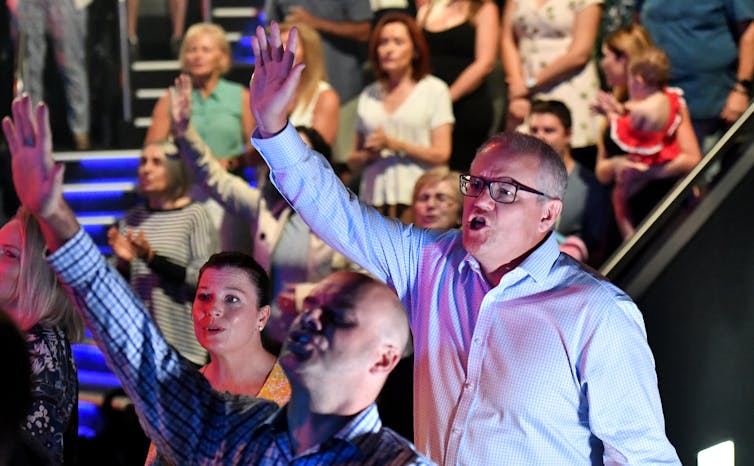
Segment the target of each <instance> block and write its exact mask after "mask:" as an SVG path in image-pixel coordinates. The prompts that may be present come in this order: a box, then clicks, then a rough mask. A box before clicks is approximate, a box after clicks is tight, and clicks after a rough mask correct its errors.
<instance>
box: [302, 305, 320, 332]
mask: <svg viewBox="0 0 754 466" xmlns="http://www.w3.org/2000/svg"><path fill="white" fill-rule="evenodd" d="M301 324H302V325H303V327H304V328H305V329H307V330H314V331H316V332H319V331H321V330H322V309H320V308H318V307H316V308H312V309H307V310H305V311H304V312H303V314H301Z"/></svg>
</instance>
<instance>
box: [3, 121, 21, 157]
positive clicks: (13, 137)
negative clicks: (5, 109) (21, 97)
mask: <svg viewBox="0 0 754 466" xmlns="http://www.w3.org/2000/svg"><path fill="white" fill-rule="evenodd" d="M3 133H5V141H6V142H7V143H8V149H10V153H11V154H16V153H17V152H18V146H19V144H20V141H19V140H18V137H17V130H16V126H15V125H14V124H13V120H11V119H10V118H9V117H5V118H3Z"/></svg>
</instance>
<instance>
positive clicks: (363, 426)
mask: <svg viewBox="0 0 754 466" xmlns="http://www.w3.org/2000/svg"><path fill="white" fill-rule="evenodd" d="M286 407H287V405H286V406H284V407H282V408H279V409H278V410H276V411H275V412H274V413H273V414H272V415H271V416H270V417H268V418H267V419H266V420H265V421H264V422H263V423H262V425H263V426H269V427H270V429H271V430H272V431H273V432H274V433H287V431H288V418H287V417H286V416H285V413H286ZM380 429H382V421H381V420H380V414H379V412H378V411H377V405H376V404H374V403H372V404H370V405H369V406H368V407H367V408H366V409H364V410H363V411H361V412H360V413H359V414H357V415H356V416H354V417H353V418H352V419H351V420H350V421H348V423H347V424H346V425H344V426H343V427H342V428H341V429H340V430H339V431H338V432H336V433H335V435H333V438H336V439H340V440H345V441H347V442H351V441H352V440H354V439H355V438H356V437H358V436H360V435H364V434H367V433H373V432H379V431H380Z"/></svg>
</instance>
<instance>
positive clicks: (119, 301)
mask: <svg viewBox="0 0 754 466" xmlns="http://www.w3.org/2000/svg"><path fill="white" fill-rule="evenodd" d="M48 260H49V262H50V264H51V265H52V267H53V268H54V269H55V270H56V271H57V272H58V274H59V276H60V278H61V280H62V281H63V282H64V283H66V284H68V286H69V287H70V289H71V291H72V293H73V296H74V298H75V300H76V302H77V304H78V305H79V307H80V309H83V310H84V312H85V315H86V318H87V321H88V324H89V327H90V329H91V331H92V334H93V335H94V338H95V339H96V340H97V343H98V344H99V346H100V348H102V351H103V352H104V353H105V357H106V358H107V361H108V364H109V366H110V368H112V370H113V372H115V374H116V375H117V376H118V378H119V379H120V381H121V382H122V384H123V388H124V390H125V391H126V393H127V394H128V396H129V397H131V399H132V400H133V402H134V406H135V408H136V411H137V413H138V415H139V419H140V421H141V424H142V426H143V427H144V429H145V431H146V433H147V435H148V436H149V438H150V439H151V440H152V441H153V442H154V444H155V446H156V447H157V450H158V451H160V452H161V453H162V454H163V455H164V456H165V458H167V459H169V460H170V461H171V462H173V463H174V464H186V465H188V464H191V465H252V464H254V465H296V466H305V465H364V464H368V465H375V466H378V465H425V464H426V465H429V464H434V463H432V462H430V461H429V460H427V459H426V458H424V457H422V456H421V455H419V454H418V453H417V452H416V451H415V450H414V449H413V446H412V445H411V444H410V443H409V442H407V441H406V440H404V439H403V438H401V437H400V436H398V434H396V433H394V432H393V431H391V430H390V429H387V428H383V427H382V422H381V421H380V417H379V414H378V412H377V407H376V406H375V405H374V404H372V405H370V406H369V407H367V408H366V409H365V410H364V411H362V412H361V413H359V414H357V415H356V416H355V417H354V418H353V419H351V421H349V422H348V424H346V425H345V426H344V427H343V428H342V429H341V430H340V431H339V432H338V433H337V434H335V436H333V438H331V439H330V440H328V441H326V442H324V443H323V444H320V445H318V446H315V447H313V448H311V449H310V450H308V451H306V452H303V453H301V454H299V455H294V454H293V453H292V449H291V444H290V439H289V436H288V428H287V423H286V416H285V411H284V408H282V409H278V408H277V405H276V404H275V403H273V402H271V401H266V400H262V399H257V398H249V397H244V396H237V395H230V394H228V393H225V394H221V393H219V392H216V391H214V390H213V389H212V387H211V386H210V385H209V382H207V379H205V378H204V376H203V375H201V374H200V373H199V371H197V370H196V369H195V368H194V367H193V366H192V365H191V363H189V362H188V361H187V360H186V359H183V358H181V357H180V356H179V355H178V353H177V352H176V351H175V350H174V349H173V348H171V347H170V346H169V345H168V344H167V343H166V342H165V339H164V338H163V337H162V335H160V332H159V331H158V330H157V326H156V325H155V324H154V322H153V321H152V319H151V318H150V317H149V315H148V313H147V311H146V309H145V308H144V305H143V304H142V303H141V301H139V299H138V298H137V297H136V295H134V293H133V292H132V291H131V289H130V288H129V286H128V284H127V283H126V282H125V281H123V279H122V278H121V277H120V274H119V273H118V272H117V271H115V270H114V269H113V268H112V267H110V266H109V265H108V264H107V263H106V262H105V260H104V258H103V257H102V255H101V254H100V253H99V251H98V249H97V247H96V246H95V245H94V243H93V242H92V240H91V238H90V237H89V236H88V235H87V234H86V233H84V231H83V230H79V232H78V233H77V234H76V235H75V236H74V237H73V238H71V239H70V240H69V241H68V242H66V244H65V245H63V247H61V248H60V249H59V250H57V251H55V253H53V254H51V255H50V256H49V257H48Z"/></svg>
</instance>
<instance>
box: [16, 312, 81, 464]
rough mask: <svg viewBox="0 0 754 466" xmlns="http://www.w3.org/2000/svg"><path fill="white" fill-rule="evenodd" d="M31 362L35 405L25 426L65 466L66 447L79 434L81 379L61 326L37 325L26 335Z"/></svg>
mask: <svg viewBox="0 0 754 466" xmlns="http://www.w3.org/2000/svg"><path fill="white" fill-rule="evenodd" d="M26 341H27V346H28V348H29V359H30V362H31V398H32V406H31V409H30V410H29V413H28V414H27V416H26V421H25V422H24V423H23V425H22V426H21V427H22V429H23V430H25V431H26V432H27V433H28V434H29V435H30V436H32V437H33V438H34V439H36V441H37V442H38V443H39V445H40V446H41V447H42V448H43V449H44V450H46V451H48V452H49V453H50V456H51V457H52V459H53V460H54V461H55V464H63V463H64V462H65V459H66V457H65V456H64V448H66V449H70V451H75V448H74V446H73V445H70V443H71V442H75V441H76V439H77V435H78V415H77V409H78V392H79V385H78V377H77V372H76V364H75V362H74V360H73V352H72V351H71V344H70V342H69V341H68V338H67V337H66V335H65V332H63V330H62V329H61V328H59V327H47V326H44V325H42V324H37V325H35V326H34V327H32V328H31V329H29V331H28V332H27V333H26Z"/></svg>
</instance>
